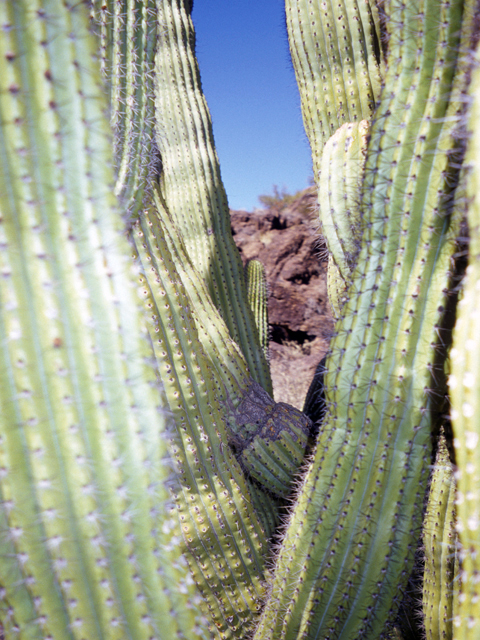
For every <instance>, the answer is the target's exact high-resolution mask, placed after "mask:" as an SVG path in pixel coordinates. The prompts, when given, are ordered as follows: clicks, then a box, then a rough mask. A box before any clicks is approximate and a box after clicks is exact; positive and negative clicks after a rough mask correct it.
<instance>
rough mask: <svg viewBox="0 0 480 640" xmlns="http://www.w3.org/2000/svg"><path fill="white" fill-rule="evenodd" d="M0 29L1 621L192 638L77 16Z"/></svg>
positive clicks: (95, 77)
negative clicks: (0, 61)
mask: <svg viewBox="0 0 480 640" xmlns="http://www.w3.org/2000/svg"><path fill="white" fill-rule="evenodd" d="M0 21H1V24H2V29H1V32H0V59H1V60H2V64H3V72H2V74H1V78H0V122H1V126H0V157H1V158H2V163H1V166H0V191H1V193H2V198H1V201H0V237H1V239H0V263H1V267H0V268H1V272H2V277H1V279H0V307H1V312H0V335H1V338H0V343H1V348H0V442H1V446H0V470H1V471H0V518H1V527H2V528H1V534H0V585H1V588H0V600H1V603H0V622H1V624H2V625H3V628H4V631H5V637H6V638H20V639H21V640H27V639H28V640H33V639H36V640H45V639H46V638H52V639H54V640H63V639H65V640H67V639H68V640H74V639H77V640H80V639H81V638H89V639H90V638H91V639H93V638H95V639H98V640H107V639H108V640H109V639H112V640H113V639H117V640H123V639H125V638H130V639H132V640H148V638H151V637H152V636H153V637H156V638H164V639H165V640H166V639H167V638H168V639H170V638H172V637H183V638H191V639H193V638H195V637H198V636H201V637H204V636H205V634H208V631H207V630H206V625H205V623H204V622H203V621H202V618H201V617H200V615H199V614H198V612H197V608H196V602H195V601H196V599H197V600H198V596H197V594H196V593H195V592H194V591H193V588H192V586H191V585H190V584H189V577H188V575H187V574H186V573H185V567H184V566H182V563H183V564H184V559H182V557H181V555H180V554H179V553H178V550H177V549H176V548H175V546H174V541H175V536H176V535H177V536H178V529H179V527H178V525H177V524H176V522H175V521H174V520H173V519H172V518H171V517H169V516H168V515H167V514H166V513H165V506H166V502H167V501H168V499H169V494H168V492H167V489H166V487H165V486H164V485H165V482H166V480H167V479H168V477H169V476H170V472H169V471H168V466H167V467H166V466H165V457H166V438H165V431H166V429H167V428H168V423H169V418H168V413H167V410H166V403H165V399H164V396H163V392H162V388H161V386H160V384H159V382H158V379H157V376H156V373H155V370H154V366H153V361H152V356H153V353H152V349H151V345H150V341H149V338H148V332H147V327H146V325H145V322H144V320H143V311H142V309H141V306H140V300H139V298H138V296H137V292H136V288H137V287H136V279H135V274H134V273H133V271H132V268H131V263H130V260H129V257H130V250H129V246H128V244H127V242H126V239H125V238H124V235H123V224H122V221H121V219H120V216H119V214H118V208H117V202H116V199H115V198H114V196H113V195H112V190H113V184H114V176H113V172H112V169H111V159H112V153H111V131H110V127H109V125H108V120H107V117H106V107H107V105H106V103H105V100H104V87H103V84H102V82H101V77H100V71H99V68H98V61H97V59H96V44H97V43H96V40H95V38H94V37H93V36H92V34H91V33H90V32H89V19H88V5H87V3H83V2H75V3H70V2H65V1H61V0H43V1H42V2H40V1H39V2H36V1H34V0H28V1H26V0H25V1H24V0H15V1H13V0H12V1H11V2H1V3H0Z"/></svg>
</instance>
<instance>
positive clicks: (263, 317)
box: [245, 260, 269, 361]
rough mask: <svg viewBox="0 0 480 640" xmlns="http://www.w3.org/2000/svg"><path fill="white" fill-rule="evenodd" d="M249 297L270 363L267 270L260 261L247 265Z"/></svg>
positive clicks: (249, 262) (261, 342)
mask: <svg viewBox="0 0 480 640" xmlns="http://www.w3.org/2000/svg"><path fill="white" fill-rule="evenodd" d="M245 278H246V280H247V296H248V302H249V304H250V307H251V309H252V311H253V317H254V318H255V324H256V326H257V330H258V335H259V340H260V345H261V347H262V349H263V353H264V354H265V357H266V358H267V361H268V336H269V329H268V296H267V278H266V276H265V268H264V266H263V264H262V263H261V262H260V261H259V260H249V261H248V262H247V264H246V265H245Z"/></svg>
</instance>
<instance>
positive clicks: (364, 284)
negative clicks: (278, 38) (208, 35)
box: [0, 0, 480, 640]
mask: <svg viewBox="0 0 480 640" xmlns="http://www.w3.org/2000/svg"><path fill="white" fill-rule="evenodd" d="M478 8H479V7H478V6H477V4H476V2H474V0H465V1H462V0H448V1H447V0H414V1H412V2H408V3H404V2H402V0H386V1H385V2H384V3H382V6H381V11H380V10H379V8H378V7H377V5H375V3H373V2H370V1H369V2H366V3H362V4H361V5H358V4H357V2H356V1H354V0H348V1H346V2H340V3H337V4H335V6H333V5H332V6H331V5H327V4H325V3H323V2H320V1H319V0H286V18H287V28H288V33H289V42H290V48H291V52H292V59H293V63H294V68H295V73H296V77H297V81H298V85H299V89H300V96H301V101H302V113H303V117H304V122H305V129H306V132H307V135H308V136H309V140H310V144H311V148H312V156H313V166H314V173H315V181H316V187H317V190H318V193H319V205H320V207H319V208H320V222H321V224H322V227H323V233H324V235H325V238H326V241H327V244H328V245H329V252H330V256H331V257H330V263H331V265H332V267H331V269H330V271H331V283H330V285H329V291H330V293H331V303H332V306H333V308H334V309H335V313H336V315H337V317H338V320H337V324H336V329H335V335H334V337H333V340H332V343H331V348H330V352H329V355H328V358H327V361H326V365H325V367H326V369H325V374H324V383H325V384H324V388H323V384H322V383H321V381H320V380H318V381H316V382H315V385H314V386H313V387H312V392H311V393H310V394H309V396H308V402H307V405H308V411H309V413H310V415H316V416H321V423H320V424H316V425H315V427H313V426H312V424H311V422H310V420H309V419H308V418H307V417H306V416H305V415H303V414H302V413H301V412H299V411H298V410H296V409H294V408H292V407H290V406H288V405H285V404H283V403H275V402H274V401H273V400H272V399H271V391H272V390H271V380H270V373H269V368H268V358H267V356H268V353H267V338H268V323H267V313H266V286H265V277H264V273H263V269H262V268H261V265H259V264H258V263H256V262H255V261H254V262H251V263H249V265H248V266H247V268H246V270H244V268H243V265H242V263H241V260H240V256H239V252H238V251H237V249H236V247H235V245H234V242H233V238H232V235H231V231H230V221H229V211H228V204H227V200H226V196H225V192H224V188H223V185H222V183H221V179H220V172H219V165H218V159H217V156H216V152H215V147H214V142H213V135H212V127H211V121H210V115H209V112H208V108H207V105H206V101H205V98H204V96H203V94H202V90H201V83H200V75H199V70H198V65H197V61H196V58H195V33H194V29H193V24H192V21H191V10H192V2H191V0H156V1H154V0H107V1H106V2H100V1H99V0H93V2H87V0H85V1H82V0H81V1H80V2H77V1H75V2H74V1H73V0H1V1H0V24H1V25H2V26H1V28H0V59H1V60H2V63H3V72H2V74H0V123H1V124H0V158H1V164H0V167H1V168H0V193H1V198H0V260H1V265H0V337H1V339H0V345H1V348H0V521H1V531H0V623H1V625H2V627H3V633H4V636H5V639H6V640H10V639H13V638H18V639H19V640H97V639H98V640H124V639H130V640H171V639H172V638H178V639H183V640H193V639H194V638H204V639H205V638H211V639H212V640H213V639H216V640H231V639H233V638H238V639H240V640H246V638H254V639H255V640H300V639H302V640H314V639H322V640H337V639H338V640H340V639H341V640H358V639H362V640H363V639H365V640H378V639H380V638H401V637H402V634H403V633H404V630H405V628H406V625H405V620H404V619H403V618H404V616H405V615H406V613H405V610H403V612H402V609H401V607H400V605H401V603H402V598H403V594H404V591H405V589H406V587H407V583H408V580H409V577H410V576H411V574H412V571H414V563H415V559H416V558H418V557H419V545H424V549H423V557H422V563H423V565H424V566H423V569H424V570H423V571H422V572H421V573H422V575H423V578H422V586H421V588H420V587H419V588H418V598H417V603H416V606H417V612H416V614H417V616H416V617H417V619H418V620H419V621H420V622H418V620H417V622H414V623H413V624H414V628H413V629H411V630H410V636H411V638H412V639H416V638H418V639H420V638H422V637H423V634H424V633H426V634H427V637H428V638H432V639H433V638H437V637H438V638H440V637H442V638H459V639H460V638H461V639H462V640H463V639H468V640H470V639H472V640H473V639H474V638H478V628H479V625H480V611H479V602H480V600H479V594H478V573H479V567H478V563H479V558H480V555H479V551H480V550H479V546H480V539H479V537H478V532H479V531H480V487H479V482H480V480H479V478H480V472H479V469H478V455H477V447H478V443H479V440H480V422H479V419H478V415H479V409H480V387H479V385H480V340H479V337H478V336H479V332H478V319H479V317H480V310H479V300H480V285H479V283H480V275H479V274H478V266H479V264H480V248H479V247H480V232H479V230H480V222H479V211H480V207H479V200H478V197H479V196H478V184H477V183H478V170H479V167H480V157H479V149H480V139H479V136H480V109H479V94H480V73H479V66H478V65H479V63H478V60H479V56H478V53H477V54H476V57H475V38H476V37H478V34H476V29H475V19H474V17H475V15H476V13H477V12H478ZM367 130H368V133H367ZM465 141H466V144H465ZM465 147H466V151H465ZM464 156H465V160H464ZM296 195H297V194H296ZM295 197H296V196H289V195H288V194H286V193H284V192H283V191H281V190H279V189H278V188H276V187H274V192H273V195H271V196H261V198H260V201H261V203H262V204H264V205H265V206H270V207H273V208H274V209H276V210H277V211H278V212H279V213H280V212H281V210H282V209H283V208H285V207H286V206H288V205H290V204H291V203H292V202H293V201H294V200H295ZM463 218H465V219H467V220H468V225H469V235H470V247H469V266H468V269H467V272H466V276H465V280H464V283H463V293H462V294H461V301H460V304H459V305H458V319H457V324H456V326H455V330H454V335H453V342H454V344H453V349H452V350H451V354H450V356H451V357H450V359H451V364H449V363H447V362H445V360H446V352H447V351H448V349H446V346H448V343H449V341H450V334H449V331H448V329H447V321H448V322H450V324H452V318H451V316H450V317H447V316H446V312H445V309H447V308H449V310H450V311H449V313H450V314H452V313H453V311H452V309H453V304H452V301H451V300H450V299H449V288H450V287H451V286H452V283H453V274H452V270H453V269H455V268H456V266H455V262H454V258H455V254H456V251H457V245H456V242H457V238H458V237H459V235H460V233H461V231H460V229H461V224H462V219H463ZM449 366H450V367H451V372H452V373H451V376H450V378H449V392H450V400H451V405H452V410H451V418H452V428H453V438H451V439H450V440H449V441H448V442H445V441H444V440H441V441H439V440H438V438H437V437H436V434H438V433H439V430H440V424H439V420H438V416H437V414H438V412H439V411H443V408H441V409H439V407H441V402H440V401H439V400H438V398H437V396H442V395H443V393H444V385H445V373H444V372H445V371H446V370H447V369H448V368H449ZM322 370H323V367H322ZM323 391H324V396H325V398H324V402H325V405H323ZM314 398H318V403H319V406H316V404H315V403H316V401H314V400H312V399H314ZM312 403H313V405H312ZM449 428H450V425H448V424H447V425H446V429H445V432H446V433H449ZM317 432H318V435H317V436H316V442H312V434H315V433H317ZM447 445H452V447H453V449H454V452H455V463H456V465H457V468H456V470H455V471H453V469H454V467H453V466H452V462H451V461H450V456H449V453H448V447H447ZM307 452H308V453H309V455H308V457H307V459H306V460H305V456H306V453H307ZM434 454H435V455H436V463H435V465H433V464H432V463H433V461H434V458H433V456H434ZM432 466H433V473H431V470H432ZM453 478H455V482H456V486H457V489H455V486H454V480H453ZM455 491H456V494H455ZM454 494H455V495H456V498H455V500H454ZM454 503H455V504H454ZM425 504H427V508H426V511H425V509H424V505H425ZM286 514H287V516H286ZM419 573H420V572H419V568H418V567H417V568H416V574H415V575H418V574H419ZM422 603H423V604H422ZM422 606H423V611H424V613H421V611H422ZM414 617H415V616H413V618H414ZM413 618H410V619H411V620H412V619H413ZM423 620H424V623H423ZM415 625H416V626H415Z"/></svg>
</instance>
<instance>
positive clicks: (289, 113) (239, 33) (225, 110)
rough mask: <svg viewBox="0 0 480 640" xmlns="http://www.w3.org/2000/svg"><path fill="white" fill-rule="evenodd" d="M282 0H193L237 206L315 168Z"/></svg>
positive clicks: (290, 185) (221, 151) (303, 179)
mask: <svg viewBox="0 0 480 640" xmlns="http://www.w3.org/2000/svg"><path fill="white" fill-rule="evenodd" d="M283 6H284V1H283V0H258V1H257V2H252V1H249V0H195V2H194V6H193V12H192V17H193V21H194V24H195V29H196V34H197V58H198V61H199V65H200V73H201V76H202V84H203V90H204V93H205V96H206V98H207V102H208V105H209V107H210V112H211V114H212V121H213V132H214V135H215V142H216V146H217V152H218V156H219V159H220V167H221V171H222V177H223V181H224V184H225V188H226V190H227V195H228V199H229V203H230V206H231V208H233V209H247V210H251V209H254V208H255V207H258V206H260V205H259V202H258V196H259V195H261V194H265V193H267V194H269V193H271V192H272V186H273V185H274V184H276V185H278V187H279V188H286V189H287V190H288V192H289V193H294V192H295V191H298V190H299V189H303V188H304V187H306V186H307V185H308V178H309V176H311V175H312V163H311V156H310V148H309V146H308V141H307V139H306V136H305V133H304V131H303V124H302V116H301V112H300V99H299V97H298V91H297V87H296V83H295V75H294V72H293V68H292V66H291V62H290V57H289V54H288V43H287V35H286V30H285V27H284V23H283Z"/></svg>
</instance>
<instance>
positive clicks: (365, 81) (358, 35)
mask: <svg viewBox="0 0 480 640" xmlns="http://www.w3.org/2000/svg"><path fill="white" fill-rule="evenodd" d="M285 13H286V22H287V31H288V39H289V44H290V52H291V55H292V62H293V67H294V69H295V75H296V78H297V84H298V89H299V92H300V98H301V103H302V115H303V124H304V127H305V132H306V134H307V137H308V140H309V142H310V147H311V149H312V159H313V173H314V177H315V181H316V183H317V186H318V177H319V175H320V171H321V166H320V161H321V157H322V152H323V147H324V145H325V143H326V142H327V140H328V139H329V138H330V136H332V135H333V134H334V133H335V132H336V131H337V129H339V127H340V126H341V125H342V124H344V123H346V122H360V121H361V120H370V118H371V116H372V114H373V112H374V109H375V104H376V102H377V101H378V98H379V95H380V89H381V83H382V76H383V66H384V62H383V53H382V48H381V44H380V41H379V35H380V20H379V16H378V9H377V8H376V6H374V3H371V2H360V3H357V1H356V0H345V1H344V0H340V1H339V2H330V1H327V2H322V1H321V0H286V2H285Z"/></svg>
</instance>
